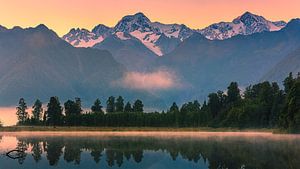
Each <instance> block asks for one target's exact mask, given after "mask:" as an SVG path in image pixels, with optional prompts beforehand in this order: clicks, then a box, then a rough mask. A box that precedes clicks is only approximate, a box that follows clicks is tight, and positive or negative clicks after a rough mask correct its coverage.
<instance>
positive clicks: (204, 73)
mask: <svg viewBox="0 0 300 169" xmlns="http://www.w3.org/2000/svg"><path fill="white" fill-rule="evenodd" d="M299 57H300V20H299V19H292V20H291V21H290V22H288V23H285V22H283V21H276V22H272V21H268V20H266V19H265V18H264V17H262V16H259V15H255V14H252V13H250V12H246V13H244V14H243V15H241V16H239V17H237V18H236V19H234V20H233V21H232V22H220V23H217V24H213V25H210V26H208V27H206V28H204V29H201V30H194V29H191V28H188V27H187V26H185V25H182V24H162V23H159V22H152V21H150V20H149V19H148V18H147V17H146V16H145V15H144V14H143V13H137V14H134V15H128V16H125V17H123V18H122V19H121V20H120V21H119V22H118V23H117V24H116V26H115V27H107V26H105V25H102V24H99V25H97V26H96V27H95V28H93V29H92V30H91V31H89V30H87V29H75V28H74V29H71V30H70V32H69V33H67V34H66V35H64V36H63V37H59V36H58V35H57V34H56V33H55V32H54V31H52V30H50V29H49V28H47V27H46V26H45V25H39V26H37V27H34V28H25V29H23V28H20V27H14V28H12V29H7V28H5V27H2V26H0V60H1V62H0V105H14V104H15V103H16V102H17V100H18V99H19V98H20V97H25V98H27V99H28V100H29V101H33V100H34V99H36V98H40V99H42V100H46V99H48V98H49V97H51V96H55V95H56V96H59V97H61V98H62V100H65V99H67V98H73V97H81V98H82V99H83V100H86V102H87V104H88V105H89V104H91V103H92V101H93V100H94V99H96V98H98V97H100V98H102V99H103V98H106V97H108V96H110V95H116V96H117V95H122V96H124V97H126V98H128V99H129V100H132V99H136V98H140V99H142V100H143V101H144V102H145V106H146V107H151V108H155V107H156V108H165V107H166V106H167V105H169V104H171V102H173V101H176V102H177V103H179V104H180V103H182V102H185V101H188V100H191V99H199V100H202V101H203V100H205V99H206V96H207V94H208V93H209V92H213V91H216V90H225V89H226V86H227V85H228V84H229V83H230V82H231V81H237V82H239V84H240V86H241V88H245V87H246V86H248V85H250V84H253V83H255V82H260V81H264V80H271V81H276V82H280V83H281V82H282V81H283V79H284V77H285V76H287V75H288V73H289V72H294V73H297V72H298V71H300V62H299V60H300V58H299Z"/></svg>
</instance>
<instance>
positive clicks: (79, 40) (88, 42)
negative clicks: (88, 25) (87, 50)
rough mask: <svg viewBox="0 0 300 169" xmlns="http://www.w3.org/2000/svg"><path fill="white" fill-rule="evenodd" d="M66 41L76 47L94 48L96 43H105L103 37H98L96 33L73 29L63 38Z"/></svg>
mask: <svg viewBox="0 0 300 169" xmlns="http://www.w3.org/2000/svg"><path fill="white" fill-rule="evenodd" d="M62 38H63V39H64V40H65V41H67V42H69V43H70V44H71V45H73V46H75V47H92V46H94V45H95V44H96V43H100V42H102V41H103V39H104V38H103V37H102V36H97V35H96V34H95V33H93V32H90V31H89V30H87V29H79V28H77V29H74V28H73V29H71V30H70V31H69V33H67V34H66V35H64V36H63V37H62Z"/></svg>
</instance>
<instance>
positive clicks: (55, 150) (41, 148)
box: [17, 136, 300, 169]
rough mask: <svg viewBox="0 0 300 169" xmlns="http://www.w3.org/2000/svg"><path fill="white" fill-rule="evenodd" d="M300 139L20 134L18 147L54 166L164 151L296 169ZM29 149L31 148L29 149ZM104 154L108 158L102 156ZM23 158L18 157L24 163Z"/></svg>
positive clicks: (236, 164)
mask: <svg viewBox="0 0 300 169" xmlns="http://www.w3.org/2000/svg"><path fill="white" fill-rule="evenodd" d="M299 143H300V140H299V139H298V140H296V139H295V140H273V141H270V140H268V139H267V140H264V139H259V138H258V139H253V140H247V139H245V138H244V139H238V138H235V139H233V138H231V139H230V138H227V139H222V140H218V139H212V138H211V139H198V140H196V139H174V138H173V139H158V138H130V137H112V138H99V137H95V138H94V137H37V136H34V137H20V138H18V144H17V149H19V150H27V149H28V147H29V146H30V147H31V152H30V153H31V154H32V156H33V159H34V160H35V161H36V162H39V161H40V160H41V158H42V154H43V153H45V155H46V158H47V160H48V162H49V165H51V166H55V165H57V164H58V163H59V159H60V157H63V159H64V160H65V161H66V162H68V163H74V165H79V164H80V161H81V153H82V152H89V153H90V155H91V158H90V159H91V160H93V161H95V162H96V163H99V162H100V161H101V160H104V161H106V163H107V165H108V166H111V167H112V166H119V167H121V166H122V164H123V163H124V161H126V160H127V161H129V160H133V161H135V162H136V163H140V162H141V161H142V160H143V158H144V152H145V151H153V152H158V151H160V152H163V153H167V154H169V155H170V159H172V160H174V161H176V160H177V159H178V158H182V159H185V160H187V161H190V162H194V163H197V162H199V161H200V160H202V161H203V162H204V163H207V164H208V166H209V168H210V169H219V168H231V169H237V168H241V167H243V166H244V167H245V168H272V169H282V168H297V167H298V166H300V160H298V159H299V155H300V146H299V145H300V144H299ZM27 152H28V151H27ZM103 157H105V158H106V159H102V158H103ZM25 158H26V156H24V158H22V159H19V163H20V164H22V163H23V162H24V160H25Z"/></svg>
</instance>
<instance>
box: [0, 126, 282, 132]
mask: <svg viewBox="0 0 300 169" xmlns="http://www.w3.org/2000/svg"><path fill="white" fill-rule="evenodd" d="M19 131H64V132H66V131H70V132H76V131H173V132H180V131H199V132H200V131H202V132H241V131H242V132H254V131H255V132H276V133H277V132H278V130H277V129H266V128H260V129H238V128H210V127H200V128H199V127H197V128H170V127H65V126H64V127H61V126H59V127H46V126H9V127H1V128H0V132H19Z"/></svg>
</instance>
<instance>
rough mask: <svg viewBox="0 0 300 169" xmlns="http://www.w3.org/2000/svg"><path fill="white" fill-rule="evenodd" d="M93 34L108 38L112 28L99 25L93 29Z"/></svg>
mask: <svg viewBox="0 0 300 169" xmlns="http://www.w3.org/2000/svg"><path fill="white" fill-rule="evenodd" d="M92 32H93V33H94V34H96V35H97V36H103V37H107V36H108V35H110V34H111V32H112V28H110V27H107V26H105V25H103V24H99V25H97V26H95V27H94V28H93V29H92Z"/></svg>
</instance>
